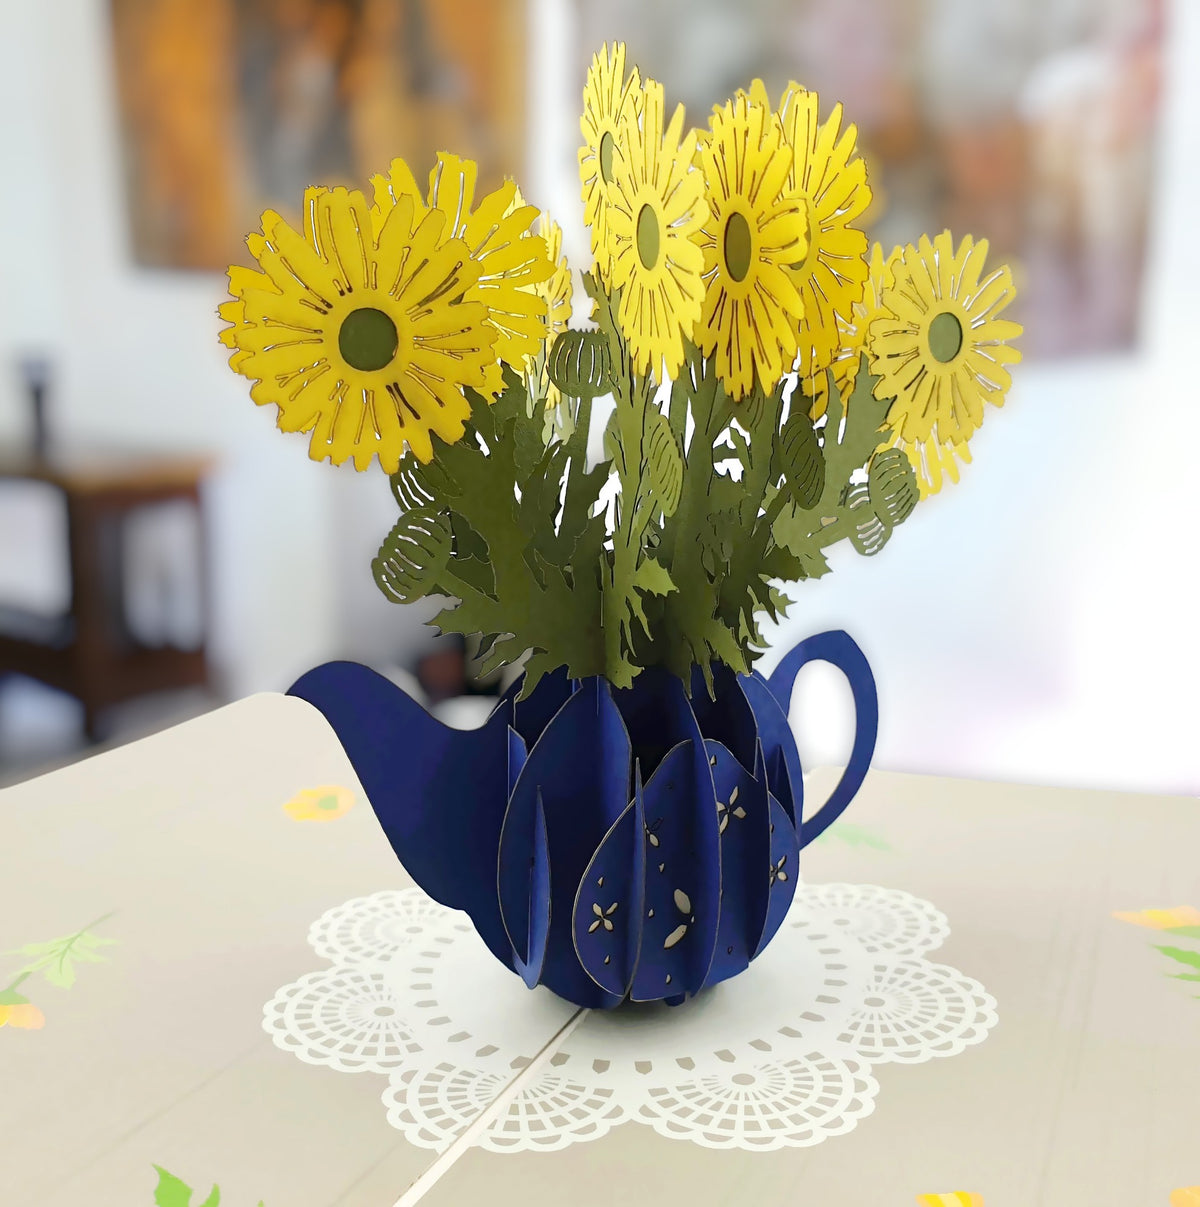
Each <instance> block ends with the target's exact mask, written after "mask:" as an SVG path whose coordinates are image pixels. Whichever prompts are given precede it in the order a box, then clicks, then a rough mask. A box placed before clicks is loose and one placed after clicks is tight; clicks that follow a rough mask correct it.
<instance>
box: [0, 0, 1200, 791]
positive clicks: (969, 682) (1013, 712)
mask: <svg viewBox="0 0 1200 1207" xmlns="http://www.w3.org/2000/svg"><path fill="white" fill-rule="evenodd" d="M530 3H531V10H532V12H533V13H534V15H535V17H536V21H535V25H534V28H535V29H540V30H541V31H542V33H541V34H540V35H539V36H541V37H543V38H544V39H545V40H547V41H552V40H553V38H554V37H556V36H558V37H561V38H564V39H565V38H567V37H569V36H570V33H571V31H570V23H569V14H570V5H569V3H567V0H530ZM107 10H108V6H107V4H106V3H105V0H54V2H53V3H29V2H28V0H0V30H2V31H3V37H2V38H0V140H2V141H0V166H2V170H3V173H4V177H3V179H2V180H0V186H2V187H0V231H2V232H3V237H0V438H8V437H10V436H12V435H14V434H16V433H18V432H19V431H20V429H21V400H20V398H19V397H18V396H17V393H16V391H15V388H14V383H13V382H12V381H11V380H10V375H9V367H10V364H11V361H12V358H13V355H14V352H15V350H16V349H18V348H20V347H24V346H27V345H31V344H34V345H39V346H45V347H49V348H50V349H52V350H53V351H54V352H55V354H56V356H57V357H58V359H59V362H60V365H61V380H60V387H59V390H58V392H57V398H56V418H57V421H58V425H59V427H60V429H62V430H65V431H69V432H70V433H71V434H73V435H77V436H80V437H85V436H89V435H94V436H98V437H103V438H104V439H105V440H108V441H122V442H138V443H146V444H160V445H162V444H165V445H172V444H180V443H185V442H195V443H199V444H202V445H204V446H206V447H209V448H211V449H213V450H214V451H215V452H216V453H217V454H218V455H219V457H220V459H221V469H220V471H219V473H218V475H217V477H216V478H215V479H214V482H213V488H212V491H211V515H212V521H213V527H214V541H215V545H216V548H217V549H218V550H219V552H220V558H219V561H218V566H217V568H218V571H219V575H218V580H217V584H216V585H217V604H218V616H217V622H218V631H217V643H218V651H219V653H220V655H221V656H222V661H223V663H224V665H225V666H226V667H227V668H228V669H229V672H230V684H231V687H232V689H233V691H234V692H235V694H243V693H246V692H249V691H252V690H257V689H261V688H280V687H283V686H285V685H286V684H287V683H288V682H289V681H290V679H291V677H293V676H294V675H295V674H296V673H297V672H299V671H301V670H303V669H304V668H305V667H306V666H308V665H311V664H312V663H314V662H316V661H319V660H321V659H323V658H326V657H328V656H331V655H332V654H335V653H340V652H343V651H348V652H352V653H355V654H357V655H359V656H361V657H373V656H380V655H383V654H385V653H387V652H388V651H391V650H394V649H396V648H397V646H399V645H404V644H408V643H410V642H411V641H412V640H413V639H414V638H413V637H412V633H413V630H414V628H415V623H414V620H415V618H413V617H411V616H408V617H404V616H402V615H401V614H399V613H398V612H397V611H396V610H395V609H392V608H390V607H389V606H388V605H386V604H384V603H383V602H382V601H381V600H377V599H376V597H375V596H374V594H373V587H372V586H371V585H370V582H369V579H368V577H367V575H368V571H367V566H366V562H367V561H368V560H369V556H370V554H371V552H372V551H373V549H374V545H375V543H376V541H377V539H378V535H379V533H378V531H377V529H378V528H379V527H382V526H386V524H387V523H388V522H389V520H390V517H391V515H392V514H393V512H392V508H391V503H390V499H389V498H388V496H387V489H386V483H385V482H384V481H383V479H382V478H381V477H378V476H375V475H361V476H358V477H355V476H354V475H352V474H345V475H341V474H338V473H337V471H332V470H330V469H328V467H317V466H313V465H312V464H311V463H310V462H308V460H307V459H306V457H305V456H304V448H303V441H302V440H298V439H296V438H291V439H288V438H284V437H281V436H279V435H278V434H277V433H276V432H275V430H274V427H273V417H272V416H271V415H270V414H269V413H267V412H265V411H260V410H257V409H256V408H254V407H253V406H252V405H251V404H250V403H249V401H248V399H247V395H246V391H245V389H244V383H241V382H240V381H239V380H238V379H236V378H235V377H234V376H233V375H232V374H231V373H230V372H229V371H228V369H227V368H226V367H225V365H224V363H223V359H222V356H221V349H220V348H219V346H218V345H217V342H216V332H217V330H218V327H219V322H218V320H217V318H216V315H215V310H216V306H217V304H218V302H219V301H220V299H221V297H222V296H223V294H224V283H223V278H221V277H219V276H215V275H213V276H209V275H200V274H178V273H176V274H172V273H164V272H161V271H153V272H151V271H147V270H139V269H137V268H134V267H132V265H131V262H130V258H129V256H128V252H127V246H126V243H127V241H126V234H125V225H124V224H125V216H124V208H123V198H122V195H121V181H120V179H119V174H118V166H119V150H118V144H117V130H116V118H115V111H114V109H115V102H114V95H113V87H112V62H111V55H110V50H109V45H108V28H107V21H108V11H107ZM555 44H556V45H561V43H555ZM1169 47H1170V55H1171V62H1170V68H1171V70H1170V72H1169V78H1168V93H1167V98H1166V105H1167V130H1166V135H1165V139H1164V146H1163V154H1162V155H1161V156H1160V163H1161V172H1160V177H1161V178H1160V181H1159V185H1158V198H1159V206H1158V213H1157V215H1156V218H1155V223H1154V229H1155V234H1156V242H1155V246H1154V249H1153V264H1152V267H1153V271H1152V274H1151V284H1150V289H1149V292H1148V297H1147V305H1146V314H1147V341H1146V344H1145V351H1144V353H1143V354H1142V355H1141V356H1139V357H1136V358H1128V359H1125V360H1122V361H1112V362H1092V363H1088V364H1059V365H1054V366H1048V365H1047V366H1024V367H1023V368H1022V369H1021V370H1020V371H1019V373H1018V376H1017V384H1016V386H1015V388H1014V390H1013V393H1012V395H1011V398H1010V401H1009V405H1008V407H1007V408H1006V409H1005V411H1004V412H1003V413H993V414H992V415H991V417H990V418H989V421H988V424H987V426H986V427H985V428H984V430H983V431H982V432H981V433H980V435H979V436H978V438H977V439H976V440H975V441H974V442H973V446H972V447H973V449H974V452H975V463H974V464H973V465H972V466H969V467H968V468H967V472H966V477H965V480H964V482H963V483H962V484H960V485H959V486H958V487H955V488H952V489H950V490H948V491H946V492H945V493H944V494H943V495H941V496H939V497H938V498H936V499H934V500H932V501H931V502H929V503H927V504H926V505H925V506H923V507H922V508H921V509H920V510H919V511H918V512H917V514H916V515H915V516H914V517H913V519H912V520H911V521H910V522H909V523H908V524H907V525H906V526H905V527H904V528H902V529H901V530H900V531H899V532H898V533H897V534H896V537H895V539H894V541H893V543H892V544H891V545H889V547H888V548H887V549H885V550H884V552H883V553H882V554H881V555H880V556H878V557H876V558H874V559H861V558H857V557H856V556H855V555H854V554H853V553H851V552H849V551H839V554H838V555H837V556H836V557H835V559H834V566H835V572H834V574H832V575H831V576H829V577H828V578H826V579H824V580H822V581H820V582H817V583H810V584H807V585H805V586H804V587H803V588H801V589H799V590H798V591H797V595H798V597H799V600H800V602H799V604H798V605H797V606H796V608H795V617H794V619H793V620H791V621H789V622H788V623H787V625H786V626H785V628H784V631H783V632H782V633H781V634H780V636H779V641H780V644H781V645H783V644H785V643H790V642H792V641H794V640H796V639H798V638H799V637H801V636H804V635H805V634H807V633H810V632H815V631H818V630H820V629H822V628H826V627H832V626H837V627H844V628H846V629H848V630H849V631H850V632H851V633H852V634H853V635H854V636H855V637H856V638H857V639H858V640H859V641H860V643H861V644H862V645H863V647H864V649H865V650H866V651H867V653H868V655H869V657H870V658H871V660H872V663H873V665H874V667H875V670H876V673H877V676H878V678H879V683H880V691H881V696H882V700H883V720H882V731H881V742H880V749H879V755H878V762H879V763H880V764H881V765H883V766H887V767H899V768H908V769H913V770H923V771H934V772H941V773H946V774H962V775H974V776H985V777H993V778H999V779H1008V780H1028V781H1034V782H1045V783H1078V784H1096V785H1104V786H1112V787H1143V788H1151V789H1160V790H1176V791H1180V790H1192V791H1194V790H1196V789H1197V787H1200V771H1198V768H1197V755H1196V748H1197V745H1198V743H1197V742H1196V741H1195V736H1194V735H1195V731H1196V728H1197V720H1200V717H1198V716H1197V707H1196V704H1195V702H1194V700H1195V696H1194V691H1195V686H1194V685H1195V684H1196V682H1197V680H1198V678H1200V665H1198V662H1200V658H1198V653H1197V641H1196V637H1195V622H1194V620H1193V619H1192V612H1193V611H1194V600H1195V598H1196V594H1197V590H1196V588H1197V578H1196V570H1195V564H1196V553H1197V548H1198V542H1197V539H1196V536H1195V523H1196V521H1195V519H1194V515H1195V491H1194V488H1192V489H1189V479H1190V480H1191V482H1194V481H1195V479H1196V471H1195V469H1194V465H1193V458H1194V456H1195V454H1194V453H1193V452H1192V451H1191V450H1192V449H1193V448H1194V447H1195V436H1196V420H1195V414H1196V395H1197V386H1196V377H1195V374H1194V372H1193V370H1192V366H1191V364H1190V363H1189V356H1190V355H1191V353H1192V349H1193V347H1194V346H1195V344H1196V340H1197V332H1198V331H1200V301H1198V299H1197V290H1196V281H1197V278H1198V277H1200V259H1198V257H1200V245H1198V243H1197V241H1196V239H1195V238H1194V235H1193V233H1192V230H1191V226H1192V224H1193V222H1194V216H1195V214H1196V213H1198V212H1200V138H1197V137H1196V134H1195V131H1196V129H1197V128H1198V127H1200V80H1198V79H1197V78H1196V76H1195V74H1194V73H1193V75H1192V77H1191V78H1190V79H1189V78H1188V76H1187V72H1186V70H1185V68H1186V65H1187V64H1188V63H1191V64H1194V63H1195V62H1197V61H1200V7H1197V6H1196V5H1195V4H1194V3H1190V2H1189V0H1175V3H1174V4H1173V11H1172V27H1171V33H1170V37H1169ZM548 56H549V57H547V54H542V55H539V56H538V61H540V63H541V64H542V68H541V69H539V70H541V74H540V75H539V76H537V77H536V78H535V79H533V80H531V90H532V91H531V96H532V97H533V98H535V100H536V103H535V105H534V106H533V108H534V112H535V123H536V124H535V125H534V127H533V128H532V129H531V133H530V139H531V147H532V148H533V157H532V158H533V162H532V163H531V164H530V167H529V173H528V175H529V180H528V184H529V193H530V195H531V196H532V197H533V198H535V199H536V200H540V201H541V202H542V203H543V204H549V205H551V206H553V207H555V208H556V209H557V210H558V215H557V216H559V217H560V220H562V221H563V223H564V226H566V227H567V234H568V239H567V246H568V249H569V250H571V251H575V250H577V249H579V248H580V247H581V246H583V234H582V230H581V224H579V222H578V217H579V216H578V214H577V213H576V212H575V211H576V210H577V208H578V203H577V201H576V200H575V185H574V183H573V177H572V172H573V165H574V147H575V143H576V138H577V126H576V123H575V121H574V117H573V115H575V114H576V113H577V109H578V98H577V97H575V96H574V95H571V93H570V89H569V87H568V86H567V72H566V69H565V62H566V58H567V56H565V55H564V54H563V53H562V51H561V50H559V51H558V52H557V54H554V53H553V52H552V49H551V51H549V52H548ZM547 64H549V65H548V66H547ZM555 65H557V67H555ZM552 68H554V69H553V70H552ZM555 97H558V100H557V101H555V99H554V98H555ZM564 114H566V115H568V117H564V116H563V115H564ZM538 115H540V117H539V116H538ZM572 207H574V208H572ZM572 224H574V225H572ZM576 264H577V267H578V266H580V265H581V262H580V261H578V260H577V261H576ZM335 532H337V533H338V536H337V538H336V539H335V535H334V534H335ZM6 556H7V555H6ZM10 560H11V559H10ZM46 561H47V559H46V558H44V557H43V558H42V559H41V560H40V562H39V564H43V563H45V562H46ZM43 568H44V566H43ZM775 656H777V655H775ZM772 660H773V658H772V656H768V659H767V662H766V664H765V665H767V666H769V665H770V664H771V661H772ZM832 682H833V681H832V679H830V680H826V681H825V682H822V681H821V676H820V675H819V674H817V673H816V672H814V673H813V674H812V675H811V676H806V681H805V683H804V684H803V686H802V689H801V699H800V701H799V703H800V704H801V706H802V707H803V709H804V716H805V726H804V728H805V738H804V742H805V745H806V748H807V749H808V750H809V751H811V753H812V757H813V758H814V760H816V759H825V758H832V757H836V755H837V753H838V750H839V747H842V746H844V743H845V740H846V724H847V718H846V716H845V708H844V701H842V700H841V698H840V696H838V694H837V691H836V688H835V687H833V686H832ZM831 700H832V703H831Z"/></svg>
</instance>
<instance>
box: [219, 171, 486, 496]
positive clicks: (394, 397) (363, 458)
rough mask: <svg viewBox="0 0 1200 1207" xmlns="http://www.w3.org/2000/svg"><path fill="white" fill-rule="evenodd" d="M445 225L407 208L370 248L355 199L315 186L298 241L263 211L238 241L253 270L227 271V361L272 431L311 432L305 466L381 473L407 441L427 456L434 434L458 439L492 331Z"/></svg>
mask: <svg viewBox="0 0 1200 1207" xmlns="http://www.w3.org/2000/svg"><path fill="white" fill-rule="evenodd" d="M445 226H446V220H445V217H444V216H443V215H442V214H441V213H420V214H419V213H418V212H417V210H416V209H415V207H414V206H413V204H412V202H411V201H405V202H404V203H403V204H397V205H396V206H394V207H393V208H392V210H391V212H390V213H389V214H388V216H387V219H386V221H385V222H384V223H383V224H382V226H381V227H380V229H379V234H378V238H377V239H376V238H374V237H373V236H372V227H371V221H370V214H369V211H368V207H367V203H366V199H365V198H364V197H363V195H362V194H361V193H360V192H357V191H353V192H350V191H347V190H346V189H341V188H338V189H332V190H327V189H319V188H314V189H309V190H307V192H306V193H305V195H304V226H303V233H299V232H297V231H295V230H293V229H292V227H291V226H289V225H288V224H287V223H286V222H285V221H284V220H283V219H282V218H281V217H280V216H279V215H278V214H277V213H275V212H274V211H273V210H268V211H266V213H264V214H263V218H262V234H261V235H253V236H251V237H250V238H249V239H248V240H247V243H248V246H249V247H250V251H251V253H252V254H253V256H254V258H255V259H256V260H257V261H258V263H259V266H260V267H261V269H262V272H261V273H255V272H253V271H252V270H251V271H249V272H243V271H241V270H238V269H233V270H231V273H230V289H231V290H232V292H233V293H234V302H233V303H232V304H227V305H226V307H225V317H227V318H228V319H230V321H232V322H233V323H234V326H233V327H231V328H229V329H228V330H227V332H226V333H225V339H226V342H227V343H232V345H233V347H234V348H235V351H234V354H233V356H231V357H230V364H231V365H232V367H233V368H234V369H236V370H237V372H239V373H241V374H242V375H243V376H245V377H248V378H250V379H252V380H253V381H254V382H255V384H254V386H253V387H252V388H251V391H250V396H251V398H253V399H254V401H255V402H256V403H258V404H259V405H260V406H262V405H267V404H274V405H275V406H277V407H278V408H279V427H280V429H281V430H283V431H287V432H308V433H310V442H309V455H310V456H311V457H312V458H313V460H314V461H320V460H322V459H323V458H325V457H328V458H329V459H330V460H331V461H332V462H333V463H334V464H335V465H340V464H341V463H342V462H343V461H346V460H347V459H349V458H353V460H354V465H355V468H356V469H360V470H361V469H366V468H367V466H368V465H369V464H370V463H371V459H372V458H373V457H375V456H378V457H379V462H380V464H381V465H382V466H383V468H384V470H385V471H386V472H387V473H392V472H394V471H395V469H396V466H397V464H398V462H399V460H400V456H401V454H402V453H403V451H404V448H405V446H406V445H407V446H408V447H410V448H411V449H412V450H413V453H414V454H415V455H416V456H417V458H418V459H419V460H421V461H428V460H429V459H430V457H431V456H432V452H433V446H432V443H431V440H430V433H431V432H436V433H437V434H438V435H439V436H440V437H441V438H442V439H443V440H445V441H447V442H451V443H452V442H453V441H455V440H458V439H459V438H460V437H461V436H462V433H463V424H464V422H465V420H466V419H467V417H468V415H469V414H470V406H469V405H468V402H467V400H466V398H465V397H464V395H463V389H464V388H466V387H470V388H473V389H482V388H483V386H484V384H485V382H486V380H487V372H488V369H489V367H490V366H491V365H492V364H493V362H494V355H493V352H492V344H493V343H494V342H495V340H496V332H495V330H494V329H493V328H492V327H491V326H489V325H488V323H487V321H486V319H487V311H486V309H485V307H484V306H483V305H482V304H481V303H479V302H472V301H464V300H462V297H463V294H464V293H465V291H466V290H468V289H469V288H470V287H471V286H473V285H474V284H475V282H476V280H477V279H478V275H479V266H478V264H476V263H475V262H474V261H473V260H472V259H471V258H470V255H469V252H468V249H467V246H466V244H464V243H463V242H462V241H461V240H458V239H449V238H447V237H446V234H445Z"/></svg>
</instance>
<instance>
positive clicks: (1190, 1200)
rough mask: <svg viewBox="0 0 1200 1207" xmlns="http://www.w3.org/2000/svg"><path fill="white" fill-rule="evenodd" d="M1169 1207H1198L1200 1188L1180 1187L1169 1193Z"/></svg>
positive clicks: (1199, 1204)
mask: <svg viewBox="0 0 1200 1207" xmlns="http://www.w3.org/2000/svg"><path fill="white" fill-rule="evenodd" d="M1171 1207H1200V1186H1181V1187H1180V1188H1179V1189H1178V1190H1173V1191H1171Z"/></svg>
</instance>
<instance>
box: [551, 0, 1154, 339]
mask: <svg viewBox="0 0 1200 1207" xmlns="http://www.w3.org/2000/svg"><path fill="white" fill-rule="evenodd" d="M574 12H575V15H576V18H577V40H576V46H577V51H576V54H575V55H574V58H573V71H574V76H575V81H574V82H575V83H576V84H577V86H578V88H579V89H580V90H581V89H582V87H583V80H584V75H585V73H586V71H587V65H588V61H589V59H590V56H591V53H592V50H593V49H594V48H595V47H596V46H598V45H599V44H600V43H601V42H602V41H604V40H606V39H613V38H617V39H621V40H624V41H626V42H627V43H628V45H629V53H630V58H631V60H632V61H635V62H638V63H640V64H642V65H643V66H645V67H646V69H647V70H648V71H651V72H652V74H654V75H655V77H656V78H658V79H660V80H661V81H662V83H663V84H664V86H665V87H666V91H667V95H668V96H669V97H670V98H672V103H674V102H675V101H682V102H683V103H684V104H685V105H686V106H687V111H688V119H689V122H690V124H692V125H704V124H705V123H706V122H707V119H708V113H709V110H710V109H711V107H712V105H713V104H714V103H716V102H718V101H720V100H721V99H722V98H724V97H726V96H728V95H730V93H731V92H732V91H733V90H734V89H736V88H738V87H741V86H742V85H743V84H744V83H745V82H746V81H747V80H750V79H752V78H754V77H755V76H758V77H761V78H762V79H763V80H764V82H765V83H766V84H767V86H768V89H769V91H770V93H771V95H772V96H773V97H775V98H778V96H779V95H780V93H781V92H782V90H783V88H784V87H785V85H786V84H787V82H788V81H789V80H793V79H794V80H796V81H797V82H799V83H800V84H802V85H803V86H804V87H807V88H812V89H815V90H817V91H818V92H820V93H821V94H822V96H823V97H824V96H829V97H830V98H835V97H836V98H838V99H840V100H841V101H843V102H844V104H845V111H846V114H847V115H849V117H850V118H852V120H854V121H855V122H856V123H857V124H858V131H859V147H860V148H861V149H862V150H863V152H864V154H865V155H866V156H867V166H868V169H869V171H870V176H871V183H872V187H873V188H874V191H875V202H874V204H873V206H872V208H871V210H870V211H869V212H868V214H867V215H866V220H867V224H868V228H869V232H870V234H871V236H872V238H875V239H878V240H879V241H880V242H882V243H883V244H884V249H885V251H886V250H890V248H891V247H892V246H893V245H894V244H896V243H907V242H909V241H910V240H913V239H915V238H916V237H917V235H918V234H919V233H920V232H921V231H925V230H929V231H939V230H941V229H943V228H944V227H950V228H952V229H953V230H954V231H955V232H956V233H958V234H965V233H967V232H969V231H977V230H978V231H987V232H988V236H989V240H990V243H991V246H992V249H993V253H994V254H995V255H996V256H997V257H998V258H999V259H1000V260H1004V261H1007V262H1009V263H1010V264H1012V265H1013V269H1014V274H1015V275H1016V277H1017V283H1018V285H1019V287H1020V288H1019V305H1018V306H1014V307H1013V314H1012V317H1013V318H1017V319H1019V320H1020V321H1022V322H1023V323H1024V324H1025V336H1024V338H1023V341H1022V347H1023V349H1024V351H1025V354H1026V355H1027V356H1030V355H1039V354H1040V355H1063V354H1076V353H1084V352H1089V351H1095V350H1101V349H1112V348H1122V347H1128V346H1129V345H1131V344H1132V343H1133V342H1134V341H1135V339H1136V335H1137V321H1138V313H1139V309H1140V299H1141V283H1142V276H1143V268H1144V261H1145V245H1146V228H1147V219H1148V216H1149V209H1150V204H1151V200H1152V185H1153V175H1154V173H1153V167H1154V154H1155V145H1156V131H1157V124H1158V112H1159V82H1160V59H1161V51H1162V41H1163V30H1164V24H1165V20H1166V18H1165V14H1164V4H1163V0H1006V2H1005V3H996V0H837V2H836V3H833V2H831V0H743V2H742V3H739V4H737V5H733V4H728V3H726V2H725V0H660V2H658V3H656V4H653V5H650V4H646V3H644V2H643V0H606V3H604V4H594V3H589V2H588V0H575V7H574ZM828 111H829V107H828V106H825V107H824V108H823V111H822V112H823V115H825V114H827V113H828ZM1018 310H1019V313H1017V311H1018Z"/></svg>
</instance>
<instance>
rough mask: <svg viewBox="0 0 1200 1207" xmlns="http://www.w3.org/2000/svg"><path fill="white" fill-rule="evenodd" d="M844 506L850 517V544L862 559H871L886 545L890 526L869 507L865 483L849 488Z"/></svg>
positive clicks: (890, 530) (890, 532)
mask: <svg viewBox="0 0 1200 1207" xmlns="http://www.w3.org/2000/svg"><path fill="white" fill-rule="evenodd" d="M845 506H846V509H847V511H848V512H849V515H850V528H849V536H850V543H851V544H852V545H853V546H854V548H855V549H856V550H857V551H858V552H859V553H861V554H862V555H863V556H864V557H873V556H874V555H875V554H876V553H878V552H879V551H880V550H881V549H882V548H883V547H884V545H886V544H887V543H888V538H889V537H890V536H891V535H892V526H891V525H890V524H888V523H886V522H885V521H884V520H882V519H881V518H880V517H879V515H878V514H877V513H876V511H875V508H874V507H872V506H871V491H870V488H869V487H868V486H867V484H866V483H865V482H860V483H858V484H857V485H855V486H852V487H851V488H850V490H849V491H848V492H847V494H846V503H845Z"/></svg>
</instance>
